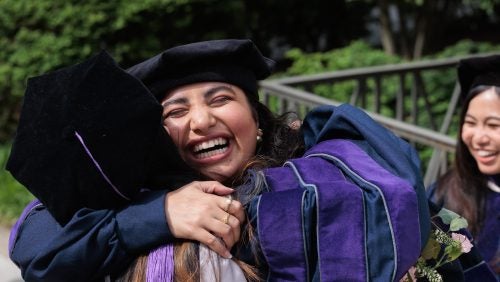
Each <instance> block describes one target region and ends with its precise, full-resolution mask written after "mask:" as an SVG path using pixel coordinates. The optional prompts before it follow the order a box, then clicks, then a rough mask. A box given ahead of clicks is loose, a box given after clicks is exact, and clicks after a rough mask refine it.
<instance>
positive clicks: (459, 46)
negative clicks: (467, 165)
mask: <svg viewBox="0 0 500 282" xmlns="http://www.w3.org/2000/svg"><path fill="white" fill-rule="evenodd" d="M494 51H497V52H498V51H500V45H493V44H490V43H482V42H472V41H470V40H464V41H459V42H457V43H456V44H455V45H452V46H449V47H448V48H446V49H444V50H442V51H441V52H439V53H437V54H433V55H431V56H427V57H425V58H424V60H433V59H441V58H451V57H459V56H463V55H467V54H472V53H477V52H479V53H490V52H494ZM286 56H287V58H288V59H290V60H291V61H292V64H291V66H290V67H289V68H288V69H287V70H286V72H284V73H282V74H280V76H293V75H302V74H316V73H323V72H333V71H340V70H346V69H353V68H362V67H369V66H377V65H387V64H396V63H404V60H403V59H402V58H399V57H397V56H389V55H386V54H385V53H384V52H382V51H381V50H379V49H376V48H373V47H371V46H369V45H368V44H367V43H365V42H363V41H353V42H352V43H351V44H349V45H348V46H346V47H344V48H340V49H334V50H331V51H328V52H324V53H304V52H303V51H301V50H298V49H292V50H290V51H289V52H288V53H287V54H286ZM405 79H406V81H405V89H404V91H405V93H406V95H408V94H409V93H410V92H411V87H412V84H411V82H410V79H411V78H410V77H409V76H406V77H405ZM422 80H423V82H424V85H425V87H426V89H425V91H426V93H427V96H428V97H427V98H428V101H429V104H430V105H431V113H432V115H433V116H434V117H435V118H436V119H437V124H436V125H435V126H439V125H440V124H441V123H442V120H443V119H444V116H445V114H446V110H447V108H448V103H449V101H450V97H451V94H452V92H453V89H454V86H455V82H456V70H455V69H453V68H450V69H448V70H436V71H426V72H424V73H423V77H422ZM398 85H399V77H397V76H394V77H389V78H388V79H387V78H384V80H383V81H382V83H381V92H382V96H381V109H380V113H381V114H382V115H384V116H388V117H395V112H394V109H395V102H396V95H397V93H398V91H399V88H398V87H399V86H398ZM356 87H357V85H356V84H355V82H353V81H346V82H337V83H335V84H334V85H332V84H331V83H322V84H319V85H315V86H314V87H313V88H312V89H311V91H312V92H313V93H315V94H317V95H320V96H323V97H326V98H330V99H333V100H336V101H338V102H352V101H351V94H352V93H353V91H354V90H355V88H356ZM366 92H367V93H369V94H368V95H367V98H366V105H368V108H367V110H372V109H371V108H370V107H369V105H372V104H373V99H374V96H375V95H374V93H375V82H374V81H371V80H369V81H367V82H366ZM405 103H406V104H405V105H404V112H405V113H406V116H405V117H403V119H404V120H405V121H406V122H413V121H412V120H410V119H409V113H410V112H411V108H412V106H413V105H412V104H411V101H410V99H405ZM356 105H358V106H361V104H360V102H359V101H358V102H357V103H356ZM424 108H425V100H424V99H423V98H420V99H419V100H418V109H424ZM458 123H459V121H458V116H457V115H455V116H454V117H453V121H452V123H451V127H450V129H449V130H448V133H449V134H450V135H451V136H453V137H454V136H455V135H456V132H457V126H458ZM416 124H418V125H419V126H422V127H425V128H431V129H432V124H431V123H430V116H429V115H427V114H420V115H419V116H418V120H417V122H416ZM434 129H435V130H439V128H434ZM415 145H416V148H417V150H418V151H419V155H420V158H421V160H422V164H423V167H422V169H423V170H424V171H425V164H426V163H427V162H428V160H429V159H430V157H431V155H432V148H428V147H425V146H421V145H419V144H415Z"/></svg>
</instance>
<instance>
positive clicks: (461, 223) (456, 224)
mask: <svg viewBox="0 0 500 282" xmlns="http://www.w3.org/2000/svg"><path fill="white" fill-rule="evenodd" d="M467 225H468V224H467V220H466V219H465V218H463V217H459V218H454V219H452V220H451V223H450V231H457V230H460V229H462V228H466V227H467Z"/></svg>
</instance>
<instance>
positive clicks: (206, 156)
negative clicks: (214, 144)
mask: <svg viewBox="0 0 500 282" xmlns="http://www.w3.org/2000/svg"><path fill="white" fill-rule="evenodd" d="M226 150H227V147H224V148H221V149H217V150H212V151H208V152H203V153H201V154H198V155H196V158H197V159H203V158H208V157H211V156H215V155H217V154H222V153H224V152H225V151H226Z"/></svg>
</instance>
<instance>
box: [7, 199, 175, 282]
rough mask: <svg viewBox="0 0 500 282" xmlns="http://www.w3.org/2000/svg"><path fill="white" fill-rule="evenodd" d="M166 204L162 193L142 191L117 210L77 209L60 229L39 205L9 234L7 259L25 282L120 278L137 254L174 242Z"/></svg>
mask: <svg viewBox="0 0 500 282" xmlns="http://www.w3.org/2000/svg"><path fill="white" fill-rule="evenodd" d="M164 202H165V191H154V192H145V193H142V194H141V196H140V197H139V198H138V199H137V200H135V201H134V202H133V203H132V204H131V205H129V206H127V207H125V208H124V209H121V210H116V211H115V210H91V209H86V208H83V209H80V210H79V211H78V212H77V213H76V214H75V215H74V216H73V218H72V219H71V220H70V221H69V222H68V223H67V224H66V225H65V226H64V227H62V226H60V225H59V224H58V223H57V222H56V221H55V219H54V218H53V217H52V216H51V215H50V213H49V212H48V211H47V209H46V208H45V207H44V206H42V205H38V206H36V207H35V208H33V209H32V210H31V211H30V212H29V213H28V214H27V216H26V217H24V218H21V219H20V220H24V221H23V222H21V223H20V226H19V228H18V229H17V230H12V234H11V236H14V237H13V240H14V241H13V243H12V245H11V250H10V257H11V259H12V260H13V261H14V262H15V263H16V264H17V265H18V266H19V267H20V268H21V272H22V276H23V278H24V279H25V280H26V281H65V280H68V279H71V280H72V281H93V280H97V279H98V278H103V277H105V276H106V275H108V274H119V273H120V272H121V271H122V270H124V269H125V268H126V267H127V266H128V265H129V263H130V262H131V261H132V260H133V259H134V258H135V257H136V256H137V255H138V254H139V253H141V252H145V251H147V250H150V249H152V248H154V247H156V246H158V245H160V244H165V243H168V242H172V241H173V240H174V238H173V236H172V235H171V233H170V230H169V228H168V225H167V224H166V220H165V212H164V210H165V205H164Z"/></svg>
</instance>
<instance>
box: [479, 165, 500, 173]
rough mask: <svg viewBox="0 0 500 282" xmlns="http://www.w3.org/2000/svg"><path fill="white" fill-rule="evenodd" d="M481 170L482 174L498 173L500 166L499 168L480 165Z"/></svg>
mask: <svg viewBox="0 0 500 282" xmlns="http://www.w3.org/2000/svg"><path fill="white" fill-rule="evenodd" d="M479 171H481V173H482V174H486V175H496V174H500V167H498V168H492V167H479Z"/></svg>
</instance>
